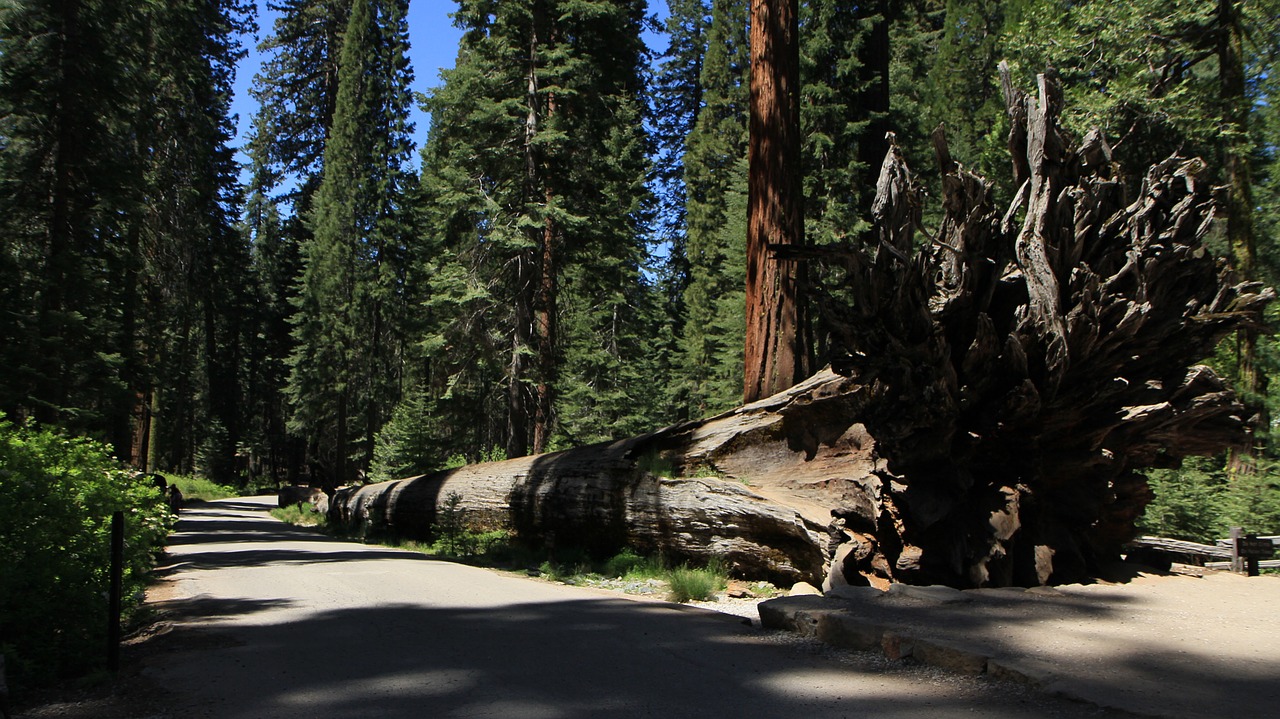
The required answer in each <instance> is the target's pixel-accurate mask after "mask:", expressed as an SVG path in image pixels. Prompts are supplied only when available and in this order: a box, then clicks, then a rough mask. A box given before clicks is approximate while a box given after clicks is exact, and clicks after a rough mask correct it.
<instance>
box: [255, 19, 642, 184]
mask: <svg viewBox="0 0 1280 719" xmlns="http://www.w3.org/2000/svg"><path fill="white" fill-rule="evenodd" d="M666 5H667V4H666V2H664V0H650V8H649V12H650V13H653V12H657V13H658V14H659V15H660V16H661V17H665V16H666V15H667V7H666ZM257 6H258V26H259V27H258V37H257V38H253V37H245V38H243V39H242V42H243V43H244V46H245V49H246V50H248V53H249V54H248V56H247V57H245V59H244V60H242V61H241V62H240V65H239V67H238V68H237V70H236V84H235V96H234V97H233V98H232V101H231V112H232V113H233V114H236V115H239V118H238V119H237V122H236V128H237V131H238V134H237V137H236V140H235V144H236V145H237V146H238V145H242V144H243V143H244V142H245V139H246V138H247V136H248V132H249V128H250V127H251V126H252V123H253V115H254V112H255V111H256V110H257V105H256V103H254V101H253V98H251V97H250V96H249V88H250V86H251V85H252V83H253V76H254V75H255V74H257V72H258V68H259V67H260V66H261V64H262V56H261V54H259V53H258V49H257V46H258V43H259V42H260V41H261V40H262V39H263V38H266V37H268V36H270V34H271V30H272V25H273V23H274V22H275V15H274V13H270V14H269V13H267V11H266V0H257ZM456 8H457V3H456V2H454V0H412V2H410V3H409V59H410V62H412V63H413V76H414V81H413V89H414V91H416V92H426V91H427V90H429V89H431V88H433V87H436V86H438V85H439V84H440V71H441V70H442V69H448V68H452V67H453V64H454V60H455V59H456V58H457V54H458V39H459V38H460V37H461V36H462V32H461V31H460V30H459V29H458V28H456V27H454V25H453V19H452V18H450V17H449V15H450V13H452V12H453V11H454V10H455V9H456ZM645 40H646V41H647V42H648V43H649V46H650V48H651V49H653V50H655V51H661V50H663V49H665V43H664V40H663V38H661V37H660V36H657V35H654V34H653V33H646V35H645ZM659 44H663V45H664V47H657V45H659ZM412 119H413V122H414V126H415V131H414V140H415V144H416V146H417V147H421V146H422V141H423V140H424V139H425V137H426V132H427V123H428V121H429V119H430V118H429V117H428V116H427V115H426V114H425V113H423V112H422V111H421V110H420V109H419V108H418V107H417V105H416V104H415V106H414V108H413V117H412ZM417 160H418V157H417V152H415V153H414V155H413V161H414V162H415V163H416V162H417ZM242 161H245V158H242Z"/></svg>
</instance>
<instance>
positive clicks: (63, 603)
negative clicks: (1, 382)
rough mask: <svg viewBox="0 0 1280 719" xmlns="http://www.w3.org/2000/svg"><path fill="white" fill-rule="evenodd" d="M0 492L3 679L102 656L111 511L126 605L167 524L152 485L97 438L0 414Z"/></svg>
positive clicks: (18, 679)
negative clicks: (119, 525)
mask: <svg viewBox="0 0 1280 719" xmlns="http://www.w3.org/2000/svg"><path fill="white" fill-rule="evenodd" d="M0 497H3V498H4V501H3V502H0V638H3V642H4V645H3V651H4V654H5V656H6V660H7V664H8V669H9V673H10V678H11V679H12V680H13V682H14V684H15V685H17V686H23V685H26V686H31V685H34V684H37V683H44V682H49V681H53V680H56V679H59V678H63V677H68V676H76V675H80V674H83V673H86V672H88V671H90V670H92V669H93V668H94V667H95V666H97V665H99V664H101V662H102V661H103V660H104V659H105V651H104V648H105V645H106V618H107V590H108V586H109V581H110V577H109V574H110V570H109V565H110V535H111V515H112V513H113V512H115V511H123V512H124V517H125V566H124V597H125V599H126V602H130V603H131V604H132V605H134V606H136V603H137V599H136V597H138V596H140V590H141V589H142V588H143V587H144V585H145V578H146V575H147V572H148V571H149V570H150V568H151V566H152V562H153V560H154V557H155V554H156V552H157V550H158V549H159V548H160V547H162V546H163V543H164V539H165V536H166V535H167V534H168V530H169V525H170V522H171V518H170V515H169V512H168V509H167V507H166V505H165V504H164V502H163V501H162V499H161V497H160V492H159V490H158V489H157V488H156V487H155V485H154V484H153V483H152V482H151V481H150V480H149V479H145V478H142V477H139V476H135V475H134V474H133V473H132V472H129V471H126V470H124V469H123V468H121V467H120V466H119V465H118V464H117V463H116V461H115V460H114V459H113V458H112V457H111V455H110V452H109V450H108V448H107V447H106V446H104V445H102V444H99V443H96V442H93V441H90V440H87V439H83V438H75V437H67V436H64V435H62V434H59V433H56V432H51V431H47V430H38V429H35V428H34V427H31V426H19V425H15V424H13V423H12V422H9V421H7V420H5V419H4V418H3V417H0ZM131 598H132V599H131Z"/></svg>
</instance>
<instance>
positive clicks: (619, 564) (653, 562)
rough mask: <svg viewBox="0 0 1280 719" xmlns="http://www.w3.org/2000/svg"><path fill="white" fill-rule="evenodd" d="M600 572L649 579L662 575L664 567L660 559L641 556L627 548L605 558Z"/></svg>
mask: <svg viewBox="0 0 1280 719" xmlns="http://www.w3.org/2000/svg"><path fill="white" fill-rule="evenodd" d="M600 573H601V574H603V575H604V576H606V577H614V578H623V577H625V578H627V579H650V578H660V577H662V576H664V575H665V573H666V569H665V568H664V567H663V565H662V560H661V559H657V558H653V557H642V556H640V555H639V554H636V552H635V550H633V549H631V548H627V549H624V550H622V551H621V552H619V553H618V554H616V555H614V556H612V557H610V558H609V559H608V560H606V561H605V563H604V565H603V566H602V567H601V568H600Z"/></svg>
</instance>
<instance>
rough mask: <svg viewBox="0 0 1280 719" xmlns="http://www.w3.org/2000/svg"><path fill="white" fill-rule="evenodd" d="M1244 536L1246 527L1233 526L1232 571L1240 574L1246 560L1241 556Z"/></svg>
mask: <svg viewBox="0 0 1280 719" xmlns="http://www.w3.org/2000/svg"><path fill="white" fill-rule="evenodd" d="M1243 536H1244V527H1232V528H1231V571H1232V572H1234V573H1236V574H1239V573H1241V572H1243V571H1244V561H1243V560H1242V559H1241V558H1240V541H1239V540H1240V538H1241V537H1243Z"/></svg>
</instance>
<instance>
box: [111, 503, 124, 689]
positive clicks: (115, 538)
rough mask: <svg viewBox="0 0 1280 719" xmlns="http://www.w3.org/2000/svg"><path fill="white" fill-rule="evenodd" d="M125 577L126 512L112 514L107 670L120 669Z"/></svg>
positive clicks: (114, 670) (115, 670)
mask: <svg viewBox="0 0 1280 719" xmlns="http://www.w3.org/2000/svg"><path fill="white" fill-rule="evenodd" d="M123 577H124V512H120V511H117V512H115V513H113V514H112V515H111V586H110V590H109V593H108V598H107V670H108V671H110V672H117V671H119V670H120V593H121V584H122V580H123Z"/></svg>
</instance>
